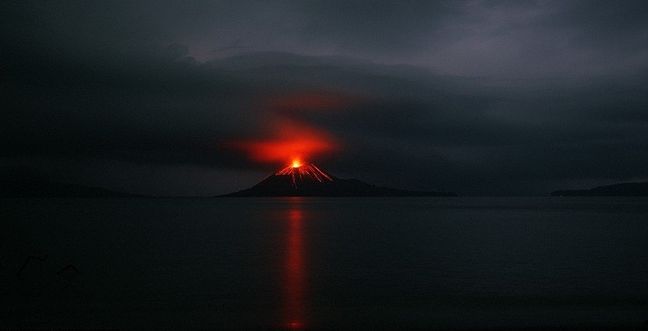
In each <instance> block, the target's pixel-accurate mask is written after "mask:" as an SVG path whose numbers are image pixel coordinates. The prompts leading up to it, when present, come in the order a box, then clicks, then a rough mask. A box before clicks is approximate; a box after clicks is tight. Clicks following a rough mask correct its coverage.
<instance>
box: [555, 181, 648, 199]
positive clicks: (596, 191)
mask: <svg viewBox="0 0 648 331" xmlns="http://www.w3.org/2000/svg"><path fill="white" fill-rule="evenodd" d="M551 196H589V197H612V196H618V197H645V196H648V182H642V183H621V184H614V185H606V186H598V187H594V188H591V189H585V190H560V191H554V192H551Z"/></svg>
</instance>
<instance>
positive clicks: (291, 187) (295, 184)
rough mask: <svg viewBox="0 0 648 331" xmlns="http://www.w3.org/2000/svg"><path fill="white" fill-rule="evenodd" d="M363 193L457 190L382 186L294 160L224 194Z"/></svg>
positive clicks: (407, 194) (447, 194)
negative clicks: (248, 184) (254, 181)
mask: <svg viewBox="0 0 648 331" xmlns="http://www.w3.org/2000/svg"><path fill="white" fill-rule="evenodd" d="M279 196H311V197H317V196H322V197H353V196H356V197H360V196H393V197H416V196H420V197H423V196H439V197H454V196H457V194H456V193H454V192H436V191H410V190H401V189H395V188H389V187H380V186H375V185H372V184H368V183H365V182H363V181H360V180H357V179H342V178H337V177H335V176H333V175H331V174H329V173H328V172H326V171H324V170H322V169H320V168H319V167H317V166H316V165H314V164H312V163H311V164H305V165H301V164H294V165H290V166H288V167H286V168H283V169H281V170H279V171H277V172H276V173H274V174H273V175H271V176H269V177H267V178H266V179H264V180H263V181H261V182H259V183H258V184H256V185H254V186H252V187H251V188H248V189H245V190H242V191H238V192H233V193H230V194H225V195H223V197H279Z"/></svg>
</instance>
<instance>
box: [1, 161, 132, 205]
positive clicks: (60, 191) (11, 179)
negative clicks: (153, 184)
mask: <svg viewBox="0 0 648 331" xmlns="http://www.w3.org/2000/svg"><path fill="white" fill-rule="evenodd" d="M2 171H3V173H2V177H1V178H0V198H55V197H60V198H111V197H138V196H140V195H137V194H131V193H125V192H117V191H112V190H109V189H105V188H101V187H94V186H86V185H79V184H71V183H62V182H58V181H54V180H51V179H49V178H47V177H46V176H44V175H42V174H39V173H37V172H34V171H31V170H29V169H24V168H5V169H2Z"/></svg>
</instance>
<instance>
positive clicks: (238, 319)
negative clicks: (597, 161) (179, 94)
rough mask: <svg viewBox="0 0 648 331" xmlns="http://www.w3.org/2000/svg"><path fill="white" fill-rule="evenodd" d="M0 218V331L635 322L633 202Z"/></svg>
mask: <svg viewBox="0 0 648 331" xmlns="http://www.w3.org/2000/svg"><path fill="white" fill-rule="evenodd" d="M0 203H2V206H1V208H0V212H1V214H0V217H1V223H0V224H1V226H2V228H1V229H0V240H1V242H0V328H41V327H48V328H127V329H132V328H135V329H137V328H183V329H187V328H196V329H223V328H233V329H239V328H261V329H267V328H294V329H301V328H309V329H340V328H342V329H355V328H366V329H372V328H375V327H383V328H422V329H427V328H458V329H464V328H466V329H473V328H477V329H479V328H500V327H509V328H511V327H527V326H533V327H545V326H553V327H574V326H599V327H603V326H613V327H640V326H642V325H643V323H644V321H646V320H648V200H647V199H608V198H396V199H393V198H367V199H364V198H326V199H320V198H303V199H300V198H283V199H270V198H269V199H246V198H242V199H233V198H232V199H97V200H94V199H49V200H48V199H5V200H0ZM29 256H31V258H30V257H29Z"/></svg>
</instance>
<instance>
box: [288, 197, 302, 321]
mask: <svg viewBox="0 0 648 331" xmlns="http://www.w3.org/2000/svg"><path fill="white" fill-rule="evenodd" d="M302 223H303V214H302V210H301V209H299V207H298V206H297V207H295V208H294V209H291V210H289V211H288V235H287V246H286V265H285V275H284V284H283V288H284V303H283V308H284V314H285V316H284V320H285V321H286V322H285V326H286V327H287V328H288V329H291V330H301V329H303V328H304V318H305V316H304V311H305V308H304V304H305V301H306V296H305V292H306V291H305V287H306V286H305V285H306V284H305V276H306V275H305V274H306V271H305V269H306V268H305V261H304V260H305V257H304V255H305V254H304V250H305V249H304V230H303V228H302Z"/></svg>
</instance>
